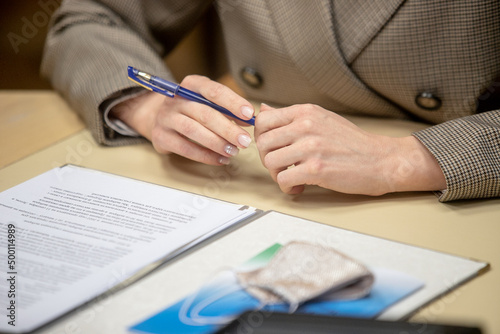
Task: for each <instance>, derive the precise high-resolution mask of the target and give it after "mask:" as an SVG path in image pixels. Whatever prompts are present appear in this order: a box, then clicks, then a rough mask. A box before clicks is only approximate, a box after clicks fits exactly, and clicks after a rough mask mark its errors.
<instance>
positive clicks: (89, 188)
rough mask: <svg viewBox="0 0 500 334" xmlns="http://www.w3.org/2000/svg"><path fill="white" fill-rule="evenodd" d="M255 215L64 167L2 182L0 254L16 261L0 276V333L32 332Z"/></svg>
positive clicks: (251, 211) (231, 206)
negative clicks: (6, 185) (11, 183)
mask: <svg viewBox="0 0 500 334" xmlns="http://www.w3.org/2000/svg"><path fill="white" fill-rule="evenodd" d="M255 213H256V209H255V208H252V207H248V206H242V205H238V204H233V203H228V202H223V201H219V200H216V199H212V198H207V197H204V196H200V195H197V194H192V193H188V192H184V191H180V190H176V189H171V188H167V187H162V186H158V185H154V184H150V183H146V182H142V181H138V180H133V179H129V178H125V177H120V176H117V175H113V174H107V173H103V172H99V171H95V170H91V169H86V168H82V167H77V166H72V165H66V166H63V167H60V168H55V169H53V170H50V171H48V172H46V173H44V174H41V175H39V176H37V177H35V178H33V179H31V180H28V181H26V182H24V183H22V184H20V185H18V186H15V187H13V188H11V189H8V190H6V191H4V192H2V193H0V227H1V228H2V233H1V235H0V247H2V248H3V249H7V248H8V249H9V253H6V252H1V254H2V255H1V256H0V257H1V258H0V261H1V263H2V265H3V266H4V264H6V263H7V260H13V261H14V262H13V263H12V266H11V267H10V268H9V269H8V273H10V274H9V276H11V277H12V279H11V281H7V280H5V279H2V280H1V281H0V295H1V296H2V298H0V300H1V301H0V304H1V305H0V306H1V308H2V309H3V310H5V309H7V308H9V307H10V308H11V311H9V312H10V314H13V321H14V322H13V323H10V324H9V323H7V322H6V321H2V322H0V331H1V332H4V331H7V332H13V333H15V332H25V331H30V330H34V329H36V328H38V327H39V326H41V325H43V324H45V323H47V322H49V321H51V320H54V319H56V318H57V317H59V316H61V315H63V314H64V313H66V312H68V311H70V310H72V309H74V308H76V307H78V306H80V305H81V304H83V303H85V302H87V301H89V300H92V299H94V298H96V297H97V296H100V295H102V294H103V293H105V292H106V291H108V290H109V289H111V288H113V287H115V286H117V285H119V284H120V283H122V282H123V281H125V280H126V279H128V278H130V277H133V276H134V275H137V274H138V273H140V272H143V271H144V270H145V269H147V268H150V267H151V266H154V265H157V264H160V263H163V262H165V261H167V260H168V259H170V258H172V257H173V256H175V255H177V254H179V253H180V252H181V251H182V250H185V249H187V248H189V247H191V246H193V245H194V244H196V243H198V242H201V241H202V240H204V239H206V238H208V237H210V236H211V235H213V234H215V233H217V232H219V231H221V230H223V229H225V228H227V227H229V226H231V225H233V224H235V223H238V222H241V221H243V220H244V219H246V218H248V217H250V216H252V215H253V214H255ZM8 230H9V231H10V232H13V233H10V232H9V234H8V238H6V236H7V231H8ZM11 250H12V251H11ZM7 256H9V258H8V259H7ZM9 290H12V291H13V294H14V296H11V297H9V298H8V300H6V298H4V296H7V295H8V291H9ZM9 296H10V294H9ZM12 305H13V306H12ZM3 313H5V312H2V314H3ZM11 318H12V317H11Z"/></svg>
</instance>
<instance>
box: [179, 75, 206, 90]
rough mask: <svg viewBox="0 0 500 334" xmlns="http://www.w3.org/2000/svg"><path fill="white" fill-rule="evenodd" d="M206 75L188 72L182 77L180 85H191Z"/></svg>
mask: <svg viewBox="0 0 500 334" xmlns="http://www.w3.org/2000/svg"><path fill="white" fill-rule="evenodd" d="M205 78H206V77H204V76H202V75H197V74H190V75H187V76H185V77H184V79H182V82H181V85H182V86H185V87H192V86H194V84H195V83H196V82H198V81H200V80H204V79H205Z"/></svg>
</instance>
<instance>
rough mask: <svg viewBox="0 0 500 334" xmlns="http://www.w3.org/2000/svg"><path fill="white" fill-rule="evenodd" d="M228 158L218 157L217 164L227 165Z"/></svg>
mask: <svg viewBox="0 0 500 334" xmlns="http://www.w3.org/2000/svg"><path fill="white" fill-rule="evenodd" d="M229 161H230V160H229V158H228V157H220V158H219V163H220V164H222V165H228V164H229Z"/></svg>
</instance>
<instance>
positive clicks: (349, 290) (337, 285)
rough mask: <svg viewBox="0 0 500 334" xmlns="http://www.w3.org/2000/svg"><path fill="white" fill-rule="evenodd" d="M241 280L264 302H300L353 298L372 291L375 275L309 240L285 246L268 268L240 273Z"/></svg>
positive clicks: (248, 290) (349, 259)
mask: <svg viewBox="0 0 500 334" xmlns="http://www.w3.org/2000/svg"><path fill="white" fill-rule="evenodd" d="M236 277H237V278H238V281H239V283H240V284H241V285H242V286H243V287H244V288H245V289H246V291H247V292H248V293H250V294H251V295H252V296H254V297H255V298H257V299H259V300H260V301H261V302H262V303H263V304H276V303H283V302H286V303H288V304H289V305H290V310H291V311H292V312H293V311H295V310H296V309H297V308H298V307H299V305H300V304H302V303H304V302H306V301H309V300H312V299H319V298H325V299H329V300H333V299H337V300H349V299H358V298H362V297H364V296H366V295H368V294H369V293H370V290H371V287H372V285H373V281H374V277H373V274H372V273H371V272H370V271H369V270H368V269H367V268H366V267H365V266H364V265H363V264H361V263H359V262H357V261H356V260H354V259H351V258H349V257H347V256H346V255H344V254H342V253H340V252H338V251H336V250H334V249H332V248H329V247H324V246H320V245H315V244H310V243H306V242H298V241H294V242H290V243H288V244H286V245H284V246H283V247H282V248H281V249H280V250H279V251H278V253H277V254H276V255H275V256H274V257H273V258H272V259H271V261H269V263H268V264H267V265H265V266H264V267H261V268H258V269H256V270H253V271H247V272H237V273H236Z"/></svg>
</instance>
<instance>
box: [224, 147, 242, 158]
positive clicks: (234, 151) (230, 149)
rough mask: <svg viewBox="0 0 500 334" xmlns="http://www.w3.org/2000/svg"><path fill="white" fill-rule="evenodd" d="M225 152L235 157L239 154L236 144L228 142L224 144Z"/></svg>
mask: <svg viewBox="0 0 500 334" xmlns="http://www.w3.org/2000/svg"><path fill="white" fill-rule="evenodd" d="M224 152H226V153H227V154H229V155H230V156H233V157H234V156H235V155H236V154H238V152H239V150H238V148H237V147H236V146H233V145H229V144H227V145H226V146H224Z"/></svg>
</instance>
